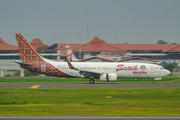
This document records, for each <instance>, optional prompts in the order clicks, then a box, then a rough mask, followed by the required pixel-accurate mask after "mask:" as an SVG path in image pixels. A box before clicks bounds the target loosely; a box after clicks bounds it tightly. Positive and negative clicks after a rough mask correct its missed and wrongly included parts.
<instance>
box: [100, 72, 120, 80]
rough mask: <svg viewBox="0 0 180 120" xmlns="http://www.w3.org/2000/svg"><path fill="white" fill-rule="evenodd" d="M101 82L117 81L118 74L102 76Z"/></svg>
mask: <svg viewBox="0 0 180 120" xmlns="http://www.w3.org/2000/svg"><path fill="white" fill-rule="evenodd" d="M100 81H117V74H116V73H109V74H102V75H100Z"/></svg>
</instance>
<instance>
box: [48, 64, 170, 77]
mask: <svg viewBox="0 0 180 120" xmlns="http://www.w3.org/2000/svg"><path fill="white" fill-rule="evenodd" d="M51 64H52V65H53V66H54V67H56V68H57V69H59V70H60V71H62V72H63V73H65V74H68V75H70V76H72V77H82V75H81V74H80V73H79V71H87V72H93V73H100V74H109V73H115V74H117V77H118V78H161V77H164V76H167V75H169V74H170V72H169V71H168V70H166V69H164V68H163V67H162V66H159V65H155V64H148V63H124V62H118V63H117V62H114V63H109V62H72V63H71V64H72V65H73V66H74V67H75V68H77V69H78V70H75V69H70V68H69V66H68V64H67V62H51Z"/></svg>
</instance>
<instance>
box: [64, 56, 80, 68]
mask: <svg viewBox="0 0 180 120" xmlns="http://www.w3.org/2000/svg"><path fill="white" fill-rule="evenodd" d="M66 61H67V63H68V65H69V68H70V69H76V68H75V67H74V66H73V65H72V64H71V62H70V61H69V60H68V59H67V58H66ZM76 70H78V69H76Z"/></svg>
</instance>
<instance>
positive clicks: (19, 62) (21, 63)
mask: <svg viewBox="0 0 180 120" xmlns="http://www.w3.org/2000/svg"><path fill="white" fill-rule="evenodd" d="M15 63H18V64H20V65H26V66H34V65H32V64H27V63H23V62H21V61H15Z"/></svg>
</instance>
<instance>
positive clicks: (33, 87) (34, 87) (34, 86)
mask: <svg viewBox="0 0 180 120" xmlns="http://www.w3.org/2000/svg"><path fill="white" fill-rule="evenodd" d="M38 87H40V85H33V86H32V87H30V88H31V89H37V88H38Z"/></svg>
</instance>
